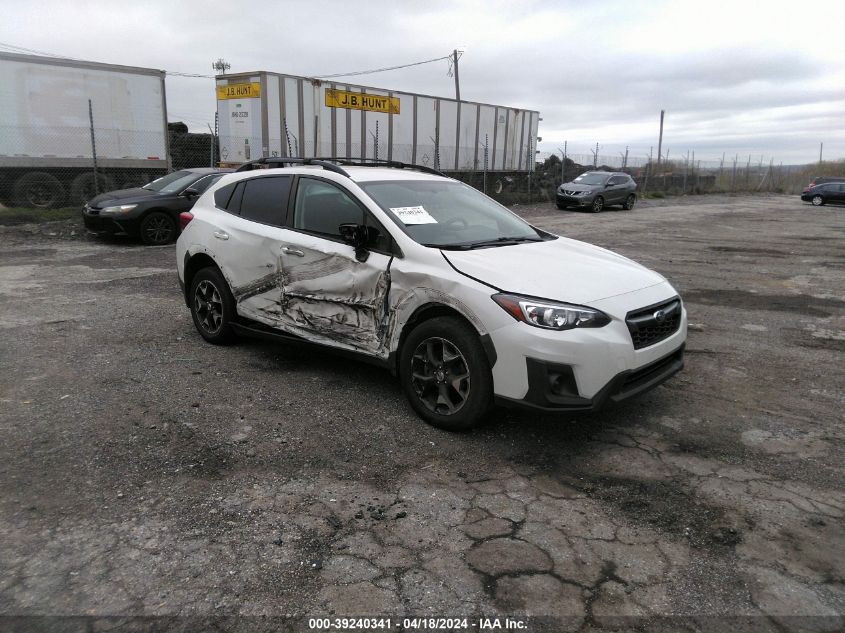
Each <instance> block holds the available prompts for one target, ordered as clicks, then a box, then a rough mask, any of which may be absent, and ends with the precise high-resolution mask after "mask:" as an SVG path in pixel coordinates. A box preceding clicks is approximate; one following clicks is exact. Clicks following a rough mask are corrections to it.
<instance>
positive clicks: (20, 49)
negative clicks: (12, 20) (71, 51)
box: [0, 42, 214, 79]
mask: <svg viewBox="0 0 845 633" xmlns="http://www.w3.org/2000/svg"><path fill="white" fill-rule="evenodd" d="M0 48H2V49H6V50H7V51H8V52H10V53H26V54H30V55H41V56H43V57H52V58H53V59H66V60H69V61H73V62H84V61H90V60H85V59H80V58H78V57H70V56H68V55H57V54H56V53H48V52H47V51H39V50H36V49H34V48H24V47H23V46H15V45H14V44H8V43H6V42H0ZM164 72H166V73H167V74H168V75H173V76H175V77H198V78H200V79H214V75H202V74H199V73H181V72H178V71H175V70H165V71H164Z"/></svg>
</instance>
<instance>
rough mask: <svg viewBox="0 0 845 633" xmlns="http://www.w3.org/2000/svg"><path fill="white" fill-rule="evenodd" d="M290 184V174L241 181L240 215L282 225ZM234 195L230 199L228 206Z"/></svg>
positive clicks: (253, 219)
mask: <svg viewBox="0 0 845 633" xmlns="http://www.w3.org/2000/svg"><path fill="white" fill-rule="evenodd" d="M290 186H291V177H290V176H267V177H264V178H251V179H249V180H245V181H243V193H242V197H241V200H240V215H241V217H242V218H246V219H247V220H252V221H253V222H261V223H262V224H270V225H272V226H282V225H283V224H284V222H285V213H286V211H287V208H288V197H289V196H290ZM236 195H237V192H235V196H236ZM235 196H233V200H232V201H230V206H231V202H233V201H234V198H235ZM230 210H231V209H230Z"/></svg>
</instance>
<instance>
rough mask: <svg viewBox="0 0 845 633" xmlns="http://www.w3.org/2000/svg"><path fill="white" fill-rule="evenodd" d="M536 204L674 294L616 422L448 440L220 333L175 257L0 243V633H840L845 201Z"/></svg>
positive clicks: (380, 403)
mask: <svg viewBox="0 0 845 633" xmlns="http://www.w3.org/2000/svg"><path fill="white" fill-rule="evenodd" d="M516 210H517V211H518V212H519V213H520V214H522V215H524V216H525V217H526V218H528V219H529V220H530V221H532V222H534V223H535V224H537V225H539V226H541V227H543V228H545V229H548V230H551V231H554V232H557V233H561V234H565V235H567V236H570V237H575V238H578V239H583V240H586V241H590V242H593V243H596V244H599V245H601V246H605V247H608V248H611V249H613V250H616V251H618V252H621V253H622V254H624V255H627V256H629V257H632V258H634V259H636V260H637V261H639V262H641V263H643V264H645V265H647V266H649V267H651V268H654V269H656V270H658V271H660V272H661V273H663V274H664V275H666V276H667V277H668V278H669V279H670V281H672V282H673V283H674V284H675V286H676V287H677V288H678V289H679V290H680V291H681V294H682V296H683V298H684V300H685V302H686V305H687V309H688V310H689V320H690V324H691V325H690V332H689V340H688V344H687V346H688V348H687V353H688V354H687V366H686V369H685V371H684V372H683V373H682V374H680V375H678V376H676V377H675V378H674V379H672V380H671V381H669V382H668V383H666V384H665V385H664V386H662V387H660V388H658V389H656V390H654V391H652V392H650V393H648V394H646V395H645V396H643V397H642V398H640V399H638V400H635V401H631V402H629V403H628V404H627V405H626V406H625V407H623V408H618V409H615V410H611V411H607V412H604V413H602V414H600V415H595V416H591V417H585V418H581V419H578V420H575V421H572V420H568V419H565V418H559V417H546V416H538V415H533V414H524V413H514V412H510V411H505V410H496V411H495V412H494V413H493V414H492V415H491V417H490V421H489V424H487V425H486V426H485V427H483V428H481V429H479V430H477V431H475V432H472V433H468V434H449V433H445V432H441V431H438V430H436V429H433V428H431V427H428V426H426V425H425V424H424V423H422V422H421V421H420V420H419V419H418V418H416V416H415V415H414V414H413V413H412V411H411V410H410V407H409V406H408V405H406V403H405V401H404V399H403V397H402V394H401V391H400V388H399V386H398V383H397V382H396V381H395V380H394V379H393V378H391V376H390V375H389V374H388V373H386V372H384V371H382V370H379V369H377V368H374V367H370V366H368V365H365V364H360V363H356V362H353V361H349V360H346V359H343V358H338V357H335V356H332V355H330V354H328V353H323V352H321V351H314V350H313V349H306V348H298V347H294V346H284V345H276V344H270V343H266V342H261V341H242V342H240V343H239V344H237V345H235V346H232V347H225V348H224V347H214V346H211V345H208V344H205V343H204V342H203V341H202V340H201V338H200V337H199V335H198V334H197V333H196V332H195V330H194V328H193V325H192V323H191V318H190V315H189V313H188V310H187V308H186V307H185V304H184V302H183V300H182V298H181V295H180V293H179V288H178V285H177V279H176V273H175V262H174V247H172V246H170V247H162V248H147V247H142V246H140V245H138V244H134V243H130V242H123V241H98V240H95V239H93V238H89V237H88V236H86V235H84V234H83V233H82V232H81V231H80V230H79V228H78V227H77V226H76V225H69V224H56V225H44V226H41V227H33V226H23V227H14V228H2V227H0V335H2V344H0V433H1V434H2V435H0V437H2V443H0V614H4V615H5V616H7V617H6V618H5V619H0V629H2V630H9V628H13V629H14V627H15V626H18V627H19V628H18V629H15V630H24V629H26V627H27V626H29V627H30V628H29V629H26V630H48V629H49V628H50V626H58V623H62V626H77V625H78V627H79V628H78V629H76V628H71V629H65V628H63V629H61V630H102V629H104V628H108V627H107V626H105V625H102V628H96V627H95V628H86V627H88V626H93V625H92V623H91V621H88V620H85V619H84V618H83V619H80V620H67V619H57V620H52V619H49V618H48V619H44V620H38V619H34V618H23V619H14V618H9V617H8V616H90V617H95V616H163V617H161V618H152V619H147V620H137V621H134V622H136V626H138V627H140V628H137V629H134V628H133V629H131V630H141V629H144V627H147V626H149V627H152V626H153V623H155V626H158V627H160V628H161V629H162V630H163V629H164V628H168V629H170V628H180V627H182V628H185V629H186V630H187V629H191V630H195V629H194V628H192V627H196V626H199V625H198V624H197V623H205V624H206V625H208V626H209V628H213V630H257V628H260V626H272V627H273V628H274V627H275V626H276V625H279V624H281V623H282V621H281V620H273V619H272V616H283V615H286V614H292V615H296V616H315V615H329V614H334V615H339V616H349V615H355V614H360V615H385V616H392V617H393V618H394V624H395V622H396V619H397V618H401V617H402V616H406V615H408V616H411V615H413V616H427V615H440V616H458V615H461V616H474V617H478V616H481V615H482V614H483V615H487V616H494V615H499V616H505V615H510V616H520V615H525V614H528V615H531V616H550V617H548V618H536V619H534V620H533V621H532V624H531V626H532V627H533V628H531V629H530V630H540V629H542V628H547V629H548V630H577V629H581V630H595V629H602V628H603V627H613V626H621V625H624V626H633V625H639V626H644V627H652V628H661V627H663V628H665V630H676V628H677V627H680V626H692V625H691V624H690V621H689V620H683V619H680V618H679V616H697V617H700V618H701V619H699V620H698V621H697V622H698V625H700V626H705V625H708V624H709V625H710V626H711V627H712V628H714V629H723V626H724V627H727V626H728V624H729V625H730V627H732V628H733V630H740V629H742V627H746V628H749V629H753V630H769V628H770V627H771V628H773V629H775V630H785V629H790V630H791V629H801V630H841V628H840V627H842V626H843V625H845V622H844V621H843V614H845V530H843V515H845V492H843V491H845V485H843V484H844V483H845V476H844V475H845V469H844V467H843V464H845V459H844V458H845V428H843V414H842V410H843V407H845V365H844V364H843V354H842V353H843V351H845V246H843V245H845V240H843V230H845V209H843V208H834V207H821V208H813V207H811V206H809V205H805V204H802V203H800V202H799V201H798V199H797V197H795V196H791V197H781V196H772V197H727V196H725V197H715V196H708V197H701V198H691V199H685V200H681V201H678V200H667V201H660V202H659V203H651V204H642V205H640V206H639V207H637V208H636V209H635V210H634V211H630V212H624V211H607V212H605V213H602V214H600V215H592V214H587V213H576V212H560V211H558V210H557V209H555V208H554V207H553V205H546V204H544V205H535V206H519V207H516ZM74 232H75V234H72V233H74ZM51 233H53V235H51ZM234 616H240V618H234ZM244 616H267V617H270V619H260V618H244ZM619 616H625V617H626V618H628V619H624V620H619V619H616V618H618V617H619ZM727 616H730V617H731V618H732V619H731V620H730V622H729V623H728V621H727V620H724V619H720V618H722V617H727ZM739 616H741V617H739ZM221 617H229V618H230V619H228V620H218V619H217V618H221ZM554 617H557V618H559V619H553V618H554ZM104 621H105V622H111V620H104ZM117 621H118V622H123V623H124V624H125V623H126V621H124V620H117ZM129 622H133V621H129ZM138 622H141V623H145V624H141V625H139V624H137V623H138ZM69 623H70V624H69ZM210 623H211V624H210ZM221 623H225V625H224V624H221ZM294 623H298V624H296V625H297V626H301V627H302V628H305V629H307V621H305V620H301V621H295V622H294ZM702 623H703V624H702ZM212 624H213V626H212ZM286 624H290V625H293V624H292V623H291V622H287V623H286ZM473 624H475V625H476V626H472V625H473ZM477 624H478V623H477V621H475V622H473V621H470V628H471V629H477V628H478V627H477ZM98 626H99V625H98ZM127 626H129V625H127ZM204 626H205V625H202V626H201V627H200V628H202V627H204ZM214 627H217V628H214ZM755 627H756V628H755ZM705 628H706V627H705ZM110 630H111V629H110ZM120 630H124V629H120ZM268 630H270V629H268ZM297 630H298V629H297ZM661 630H663V629H661ZM685 630H693V629H692V628H690V629H685Z"/></svg>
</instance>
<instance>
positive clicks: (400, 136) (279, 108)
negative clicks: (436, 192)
mask: <svg viewBox="0 0 845 633" xmlns="http://www.w3.org/2000/svg"><path fill="white" fill-rule="evenodd" d="M216 82H217V112H218V118H219V135H220V136H219V138H220V158H221V161H222V163H223V164H226V165H229V166H234V165H238V164H240V163H243V162H246V161H249V160H254V159H256V158H261V157H285V156H298V157H303V158H310V157H317V156H320V157H338V158H352V159H359V160H373V159H378V160H391V161H399V162H404V163H413V164H420V165H426V166H428V167H434V168H436V169H439V170H441V171H444V172H468V171H481V170H485V169H486V171H492V172H531V171H533V169H534V162H535V161H534V155H535V151H536V145H537V141H538V138H537V129H538V125H539V121H540V114H539V112H537V111H534V110H526V109H522V108H515V107H509V106H501V105H491V104H486V103H477V102H474V101H458V100H456V99H449V98H446V97H434V96H429V95H423V94H415V93H411V92H404V91H398V90H385V89H381V88H371V87H367V86H359V85H354V84H349V83H345V82H338V81H325V80H320V79H314V78H308V77H298V76H294V75H284V74H279V73H273V72H267V71H255V72H246V73H230V74H223V75H218V76H217V77H216Z"/></svg>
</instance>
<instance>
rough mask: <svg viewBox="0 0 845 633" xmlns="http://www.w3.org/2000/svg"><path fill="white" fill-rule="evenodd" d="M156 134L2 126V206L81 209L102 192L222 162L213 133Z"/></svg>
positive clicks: (173, 130)
mask: <svg viewBox="0 0 845 633" xmlns="http://www.w3.org/2000/svg"><path fill="white" fill-rule="evenodd" d="M169 128H170V129H169V130H168V132H167V136H166V138H165V136H164V134H163V133H162V132H160V131H148V132H144V131H138V130H131V131H125V130H119V129H113V128H109V129H101V128H84V127H64V128H61V129H55V128H53V127H49V128H35V127H33V126H28V127H26V128H11V127H10V126H4V127H0V137H2V143H0V204H2V205H4V206H6V207H20V208H43V209H56V208H65V207H81V206H82V205H84V204H85V203H86V202H87V201H88V200H90V199H91V198H93V197H95V196H97V195H98V194H100V193H104V192H107V191H114V190H116V189H131V188H135V187H141V186H143V185H145V184H147V183H149V182H151V181H153V180H155V179H156V178H158V177H159V176H162V175H164V174H166V173H167V172H168V171H172V170H178V169H185V168H188V167H208V166H212V165H216V164H217V163H218V162H219V161H220V152H219V148H218V144H217V142H216V138H215V137H214V136H213V135H212V134H210V133H209V134H193V133H188V132H187V127H186V126H184V125H183V124H171V125H170V126H169Z"/></svg>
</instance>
